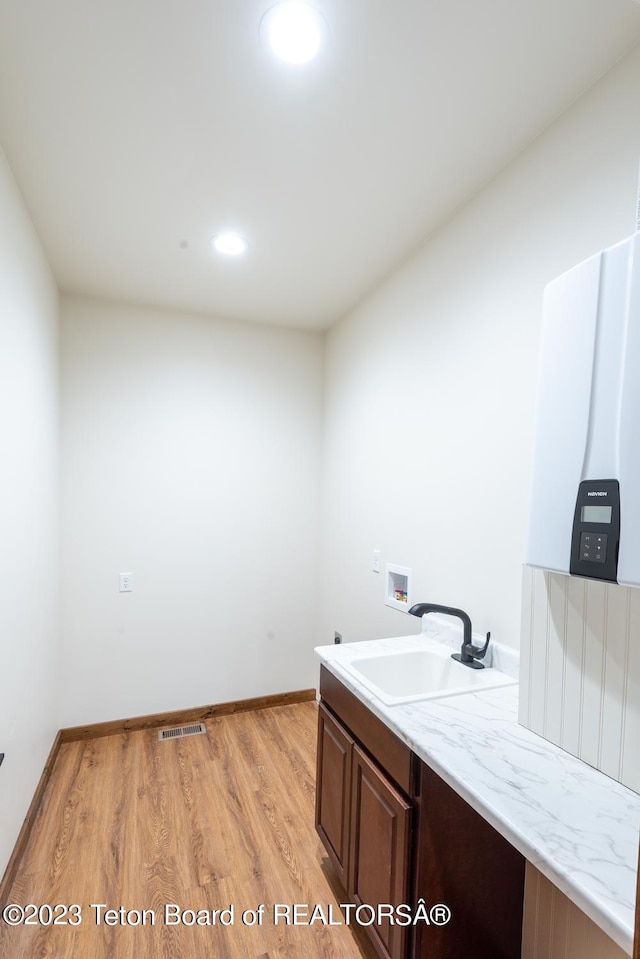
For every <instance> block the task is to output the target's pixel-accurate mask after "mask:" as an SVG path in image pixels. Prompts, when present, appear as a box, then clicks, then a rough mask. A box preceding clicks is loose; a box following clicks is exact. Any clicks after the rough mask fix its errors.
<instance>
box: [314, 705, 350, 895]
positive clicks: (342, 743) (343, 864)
mask: <svg viewBox="0 0 640 959" xmlns="http://www.w3.org/2000/svg"><path fill="white" fill-rule="evenodd" d="M352 755H353V739H352V738H351V736H350V735H349V734H348V732H347V731H346V729H344V727H343V726H341V725H340V723H338V722H336V720H335V719H334V718H333V716H332V715H331V713H330V712H329V711H328V710H327V709H325V707H324V706H323V705H322V703H321V704H320V707H319V711H318V759H317V776H316V829H317V830H318V833H319V834H320V838H321V839H322V842H323V843H324V847H325V849H326V850H327V852H328V853H329V856H330V857H331V859H332V860H333V863H334V865H335V867H336V870H337V873H338V876H339V877H340V881H341V882H342V885H343V886H345V888H346V885H347V858H348V855H349V811H350V806H351V760H352Z"/></svg>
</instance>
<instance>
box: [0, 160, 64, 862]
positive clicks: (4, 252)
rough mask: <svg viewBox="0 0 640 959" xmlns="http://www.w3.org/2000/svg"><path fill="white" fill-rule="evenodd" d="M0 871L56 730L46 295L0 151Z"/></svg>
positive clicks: (53, 451) (48, 282) (51, 291)
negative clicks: (0, 758) (1, 761)
mask: <svg viewBox="0 0 640 959" xmlns="http://www.w3.org/2000/svg"><path fill="white" fill-rule="evenodd" d="M0 277H1V280H0V651H1V654H2V660H1V664H0V752H4V753H5V754H6V757H5V761H4V764H3V765H2V767H1V768H0V874H1V873H2V871H3V870H4V867H5V865H6V863H7V861H8V859H9V856H10V854H11V850H12V848H13V845H14V843H15V841H16V838H17V836H18V833H19V831H20V827H21V826H22V822H23V820H24V817H25V814H26V812H27V809H28V807H29V803H30V801H31V797H32V795H33V791H34V789H35V787H36V784H37V782H38V780H39V778H40V775H41V773H42V769H43V766H44V763H45V760H46V758H47V755H48V753H49V750H50V749H51V746H52V744H53V740H54V736H55V733H56V730H57V728H58V722H57V716H56V703H57V692H58V689H57V685H58V663H59V656H58V652H59V649H58V642H59V630H58V588H57V587H58V577H57V564H58V432H57V431H58V356H57V349H58V342H57V339H58V295H57V291H56V287H55V284H54V281H53V278H52V276H51V272H50V270H49V267H48V264H47V262H46V260H45V258H44V256H43V253H42V251H41V247H40V244H39V241H38V238H37V236H36V234H35V231H34V229H33V226H32V224H31V221H30V219H29V217H28V215H27V212H26V210H25V207H24V205H23V203H22V199H21V197H20V195H19V193H18V189H17V187H16V185H15V183H14V180H13V177H12V175H11V172H10V170H9V168H8V166H7V164H6V161H5V158H4V155H3V154H2V152H1V151H0Z"/></svg>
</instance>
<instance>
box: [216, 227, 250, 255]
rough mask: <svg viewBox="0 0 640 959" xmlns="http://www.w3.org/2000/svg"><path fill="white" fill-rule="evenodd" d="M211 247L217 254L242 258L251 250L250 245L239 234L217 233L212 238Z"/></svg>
mask: <svg viewBox="0 0 640 959" xmlns="http://www.w3.org/2000/svg"><path fill="white" fill-rule="evenodd" d="M211 246H212V247H213V249H214V250H215V251H216V253H222V254H223V255H224V256H240V254H241V253H245V252H246V250H247V249H248V248H249V244H248V243H247V241H246V240H245V238H244V237H243V236H240V234H239V233H230V232H228V233H216V235H215V236H212V237H211Z"/></svg>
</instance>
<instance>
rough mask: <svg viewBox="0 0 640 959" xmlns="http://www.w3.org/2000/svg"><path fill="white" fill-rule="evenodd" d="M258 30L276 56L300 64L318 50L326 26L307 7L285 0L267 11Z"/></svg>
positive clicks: (293, 0) (296, 0) (320, 18)
mask: <svg viewBox="0 0 640 959" xmlns="http://www.w3.org/2000/svg"><path fill="white" fill-rule="evenodd" d="M261 29H262V31H263V33H264V36H265V37H266V40H267V42H268V43H269V46H270V47H271V49H272V50H273V52H274V53H275V55H276V56H277V57H279V58H280V59H281V60H284V61H285V63H293V64H302V63H308V62H309V60H312V59H313V58H314V57H315V56H316V54H317V53H318V51H319V50H320V46H321V44H322V40H323V38H324V36H325V34H326V30H327V24H326V21H325V19H324V17H323V16H322V14H321V13H319V12H318V10H316V9H315V7H312V6H311V5H310V4H308V3H303V2H301V0H284V2H283V3H277V4H276V5H275V7H272V8H271V9H270V10H268V11H267V13H266V14H265V15H264V17H263V20H262V24H261Z"/></svg>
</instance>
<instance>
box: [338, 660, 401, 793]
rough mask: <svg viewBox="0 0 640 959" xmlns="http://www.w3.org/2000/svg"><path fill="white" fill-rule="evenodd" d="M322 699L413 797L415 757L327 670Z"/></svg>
mask: <svg viewBox="0 0 640 959" xmlns="http://www.w3.org/2000/svg"><path fill="white" fill-rule="evenodd" d="M320 695H321V697H322V699H323V701H324V702H325V703H326V704H327V706H329V708H330V709H331V710H332V711H333V712H334V713H335V714H336V715H337V716H338V717H339V718H340V720H341V721H342V722H343V723H344V724H345V726H347V727H348V729H349V731H350V732H351V733H352V735H353V736H354V738H355V739H357V740H358V741H359V742H360V743H361V744H362V745H363V746H364V748H365V749H366V750H367V751H368V752H369V753H370V754H371V755H372V756H373V757H374V758H375V759H376V761H377V762H378V763H379V764H380V765H381V766H382V768H383V769H384V770H385V772H386V773H388V775H389V776H391V778H392V779H393V780H394V782H396V783H397V784H398V786H400V788H401V789H402V790H404V792H406V793H407V795H409V796H411V795H412V793H413V788H412V787H413V779H412V768H413V764H412V753H411V750H410V749H409V747H408V746H407V744H406V743H403V742H402V740H401V739H398V737H397V736H395V735H394V734H393V733H392V732H391V730H390V729H388V728H387V727H386V726H385V724H384V723H383V722H382V721H381V720H379V719H378V717H377V716H374V715H373V713H372V712H371V711H370V710H369V709H368V708H367V707H366V706H365V705H364V703H362V702H360V700H359V699H358V698H357V696H354V695H353V693H352V692H351V691H350V690H348V689H347V688H346V687H345V686H343V685H342V683H341V682H340V680H339V679H336V677H335V676H334V675H333V673H330V672H329V670H328V669H326V667H324V666H321V668H320Z"/></svg>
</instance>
